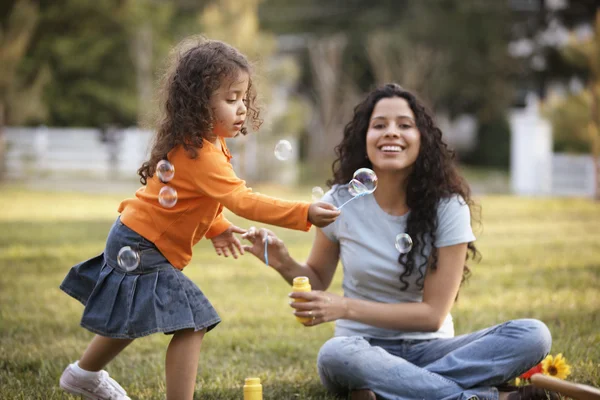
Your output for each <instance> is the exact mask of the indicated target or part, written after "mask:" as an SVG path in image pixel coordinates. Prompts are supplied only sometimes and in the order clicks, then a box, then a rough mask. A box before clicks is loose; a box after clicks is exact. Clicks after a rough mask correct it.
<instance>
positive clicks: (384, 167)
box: [366, 97, 421, 173]
mask: <svg viewBox="0 0 600 400" xmlns="http://www.w3.org/2000/svg"><path fill="white" fill-rule="evenodd" d="M366 142H367V156H368V157H369V160H370V161H371V164H372V165H373V170H374V171H375V172H376V173H377V171H378V170H379V171H390V170H403V169H407V168H410V167H411V166H412V165H413V164H414V163H415V161H416V160H417V157H418V156H419V149H420V147H421V133H420V132H419V129H418V128H417V124H416V121H415V115H414V113H413V111H412V109H411V108H410V106H409V104H408V102H407V101H406V100H405V99H403V98H402V97H386V98H383V99H381V100H379V101H378V102H377V104H375V107H374V108H373V113H372V114H371V119H370V121H369V127H368V129H367V140H366Z"/></svg>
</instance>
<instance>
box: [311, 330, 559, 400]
mask: <svg viewBox="0 0 600 400" xmlns="http://www.w3.org/2000/svg"><path fill="white" fill-rule="evenodd" d="M551 344H552V337H551V335H550V331H549V330H548V327H546V325H545V324H544V323H543V322H540V321H538V320H534V319H519V320H514V321H509V322H506V323H503V324H500V325H496V326H493V327H491V328H487V329H483V330H481V331H478V332H474V333H470V334H466V335H462V336H457V337H454V338H448V339H432V340H383V339H368V338H363V337H359V336H340V337H334V338H332V339H330V340H328V341H327V342H326V343H325V344H324V345H323V347H321V350H320V351H319V357H318V360H317V366H318V369H319V376H320V377H321V382H323V385H325V387H326V388H327V389H328V390H329V391H330V392H332V393H335V394H338V395H341V396H346V395H347V394H348V393H349V392H350V391H352V390H355V389H370V390H372V391H373V392H374V393H375V394H376V395H377V398H378V399H390V400H391V399H395V400H422V399H425V400H440V399H443V400H459V399H460V400H466V399H481V400H483V399H486V400H488V399H489V400H496V399H498V390H497V389H496V388H495V387H494V385H499V384H501V383H504V382H506V381H508V380H510V379H512V378H514V377H516V376H518V375H520V374H522V373H523V372H525V371H527V370H528V369H529V368H531V367H533V366H534V365H536V364H537V363H539V362H540V361H541V360H542V359H543V358H544V357H545V356H546V355H547V354H548V353H549V352H550V347H551Z"/></svg>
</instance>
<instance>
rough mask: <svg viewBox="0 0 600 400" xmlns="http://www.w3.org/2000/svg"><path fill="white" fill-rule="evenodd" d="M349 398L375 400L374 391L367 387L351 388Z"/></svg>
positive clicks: (353, 399)
mask: <svg viewBox="0 0 600 400" xmlns="http://www.w3.org/2000/svg"><path fill="white" fill-rule="evenodd" d="M350 400H376V398H375V393H373V392H371V391H370V390H369V389H360V390H353V391H352V393H350Z"/></svg>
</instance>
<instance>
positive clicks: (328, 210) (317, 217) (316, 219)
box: [308, 201, 341, 228]
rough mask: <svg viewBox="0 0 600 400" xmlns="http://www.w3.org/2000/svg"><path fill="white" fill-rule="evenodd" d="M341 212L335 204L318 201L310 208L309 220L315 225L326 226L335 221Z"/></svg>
mask: <svg viewBox="0 0 600 400" xmlns="http://www.w3.org/2000/svg"><path fill="white" fill-rule="evenodd" d="M340 212H341V211H340V210H338V209H337V207H336V206H334V205H333V204H329V203H325V202H324V201H318V202H316V203H312V204H311V205H310V207H309V208H308V221H309V222H310V223H311V224H313V225H314V226H318V227H319V228H324V227H326V226H327V225H329V224H331V223H332V222H333V221H335V220H336V218H337V217H339V215H340Z"/></svg>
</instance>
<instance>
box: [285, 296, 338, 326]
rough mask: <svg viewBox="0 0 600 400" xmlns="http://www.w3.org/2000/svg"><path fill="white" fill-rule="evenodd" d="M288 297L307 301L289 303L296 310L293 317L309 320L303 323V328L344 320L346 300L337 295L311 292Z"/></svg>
mask: <svg viewBox="0 0 600 400" xmlns="http://www.w3.org/2000/svg"><path fill="white" fill-rule="evenodd" d="M290 297H291V298H292V299H304V300H307V301H306V302H299V301H292V302H290V307H292V308H294V309H295V310H296V311H295V312H294V315H295V316H297V317H304V318H310V319H309V320H308V321H307V322H304V323H303V325H304V326H315V325H319V324H322V323H324V322H331V321H335V320H338V319H344V318H345V316H346V315H347V311H348V302H347V299H346V298H345V297H342V296H338V295H337V294H333V293H329V292H322V291H320V290H313V291H312V292H292V293H290Z"/></svg>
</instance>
